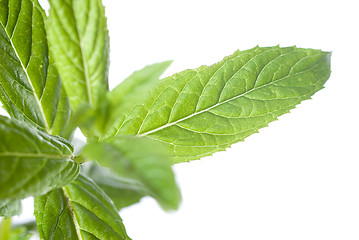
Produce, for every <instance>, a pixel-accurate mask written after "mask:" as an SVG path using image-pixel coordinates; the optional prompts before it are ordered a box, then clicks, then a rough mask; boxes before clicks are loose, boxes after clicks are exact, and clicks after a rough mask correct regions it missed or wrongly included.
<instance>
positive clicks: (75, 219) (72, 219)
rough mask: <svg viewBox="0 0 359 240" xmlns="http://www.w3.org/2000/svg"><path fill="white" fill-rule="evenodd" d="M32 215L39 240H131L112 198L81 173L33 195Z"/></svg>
mask: <svg viewBox="0 0 359 240" xmlns="http://www.w3.org/2000/svg"><path fill="white" fill-rule="evenodd" d="M35 216H36V221H37V223H38V228H39V233H40V236H41V238H42V239H71V240H76V239H78V240H82V239H83V240H88V239H89V240H90V239H91V240H94V239H98V240H112V239H119V240H122V239H123V240H128V239H130V238H129V237H128V236H127V234H126V231H125V228H124V226H123V224H122V220H121V218H120V216H119V214H118V212H117V210H116V208H115V206H114V205H113V204H112V202H111V200H110V199H109V198H108V197H107V196H106V195H105V193H104V192H103V191H102V190H101V189H100V188H99V187H98V186H97V185H96V184H95V183H94V182H93V181H92V180H90V179H89V178H87V177H85V176H83V175H81V174H80V175H79V176H78V178H77V179H76V180H75V181H74V182H72V183H71V184H69V185H67V186H65V187H63V188H61V189H56V190H54V191H52V192H50V193H48V194H46V195H43V196H41V197H38V198H35Z"/></svg>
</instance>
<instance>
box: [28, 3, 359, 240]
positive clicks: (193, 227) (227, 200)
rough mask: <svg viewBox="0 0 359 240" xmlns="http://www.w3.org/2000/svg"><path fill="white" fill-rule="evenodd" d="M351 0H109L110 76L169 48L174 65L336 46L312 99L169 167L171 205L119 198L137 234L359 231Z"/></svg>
mask: <svg viewBox="0 0 359 240" xmlns="http://www.w3.org/2000/svg"><path fill="white" fill-rule="evenodd" d="M356 2H357V1H355V0H353V1H349V0H341V1H330V0H326V1H324V0H323V1H322V0H317V1H316V0H302V1H288V0H286V1H285V0H282V1H281V0H272V1H265V0H252V1H250V0H246V1H236V0H221V1H219V0H218V1H210V0H181V1H172V0H150V1H149V0H131V1H124V0H104V4H105V6H106V14H107V16H108V26H109V31H110V37H111V67H110V86H111V87H114V86H115V85H116V84H117V83H119V82H120V81H121V80H122V79H124V78H125V77H126V76H128V75H129V74H131V73H132V72H133V71H134V70H136V69H140V68H142V67H144V66H145V65H147V64H151V63H154V62H159V61H164V60H170V59H171V60H172V59H173V60H175V62H174V63H173V65H172V66H171V67H170V68H169V70H168V71H167V72H166V73H165V75H170V74H173V73H175V72H178V71H181V70H184V69H187V68H196V67H198V66H200V65H202V64H206V65H208V64H212V63H215V62H217V61H220V60H221V59H222V58H223V57H224V56H226V55H229V54H231V53H233V52H234V51H235V50H237V49H241V50H246V49H248V48H252V47H254V46H256V45H260V46H272V45H277V44H280V46H283V47H284V46H292V45H297V46H298V47H303V48H315V49H323V50H325V51H332V52H333V55H332V75H331V77H330V79H329V80H328V82H327V84H326V85H325V86H326V88H325V89H323V90H322V91H320V92H319V93H317V94H316V95H315V96H314V97H313V100H310V101H305V102H304V103H302V104H301V105H299V106H298V107H297V109H294V110H293V111H292V113H290V114H287V115H284V116H282V117H280V118H279V121H276V122H273V123H271V124H270V125H269V127H268V128H264V129H261V130H260V133H259V134H254V135H252V136H251V137H249V138H247V139H246V141H245V142H241V143H238V144H235V145H233V146H232V148H231V149H228V150H227V151H226V152H221V153H216V154H214V155H213V156H212V157H207V158H204V159H202V160H200V161H195V162H191V163H185V164H179V165H176V166H175V167H174V170H175V173H176V176H177V180H178V184H179V185H180V188H181V190H182V194H183V201H182V204H181V207H180V209H179V210H178V211H177V212H171V213H165V212H163V211H162V210H161V209H160V208H159V207H158V205H157V204H156V202H155V201H154V200H152V199H150V198H145V199H143V200H142V201H141V202H140V203H139V204H136V205H134V206H133V207H130V208H128V209H125V210H123V211H122V212H121V216H122V218H123V220H124V223H125V225H126V227H127V231H128V234H129V235H130V236H131V237H132V238H133V239H134V240H184V239H186V240H202V239H203V240H218V239H220V240H222V239H225V240H237V239H241V240H263V239H275V240H288V239H290V240H292V239H293V240H294V239H298V240H303V239H306V240H321V239H322V240H332V239H333V240H334V239H346V240H351V239H353V240H354V239H355V240H357V239H359V156H358V149H359V146H358V144H359V140H358V136H359V126H358V123H359V115H358V110H359V107H358V103H359V101H358V93H359V77H358V76H359V73H358V68H359V60H358V56H359V51H358V44H359V36H358V29H359V28H358V26H359V14H358V7H357V6H356V4H355V3H356ZM29 203H31V200H30V201H27V204H26V207H25V216H29V215H31V214H32V208H31V207H30V206H29Z"/></svg>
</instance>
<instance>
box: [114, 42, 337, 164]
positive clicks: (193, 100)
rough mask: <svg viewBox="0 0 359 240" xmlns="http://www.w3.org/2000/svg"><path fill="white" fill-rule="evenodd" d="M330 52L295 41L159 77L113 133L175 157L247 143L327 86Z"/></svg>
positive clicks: (127, 108)
mask: <svg viewBox="0 0 359 240" xmlns="http://www.w3.org/2000/svg"><path fill="white" fill-rule="evenodd" d="M329 75H330V53H328V52H322V51H320V50H313V49H300V48H296V47H286V48H280V47H278V46H276V47H266V48H261V47H255V48H253V49H250V50H247V51H237V52H235V53H234V54H233V55H231V56H228V57H226V58H224V59H223V60H222V61H221V62H219V63H216V64H213V65H211V66H201V67H199V68H197V69H192V70H186V71H183V72H180V73H177V74H175V75H173V76H171V77H168V78H165V79H163V80H161V83H160V84H159V86H158V87H156V88H154V89H152V90H151V91H149V93H148V96H147V97H146V99H145V100H144V101H141V102H136V101H132V102H131V104H129V103H128V102H127V103H126V104H124V105H122V106H119V107H120V108H121V107H122V109H121V111H122V115H121V116H120V117H119V118H118V122H117V124H116V126H115V128H114V129H113V131H112V132H111V133H110V135H138V136H142V137H147V138H150V139H153V140H156V141H159V142H162V143H164V144H165V145H166V146H167V149H169V151H171V152H172V153H173V154H174V155H175V157H174V161H175V162H184V161H189V160H196V159H200V158H201V157H204V156H208V155H211V154H212V153H214V152H217V151H222V150H225V149H226V148H228V147H230V146H231V144H233V143H236V142H239V141H243V140H244V139H245V138H246V137H248V136H249V135H251V134H253V133H256V132H258V129H260V128H262V127H265V126H267V124H268V123H269V122H271V121H274V120H276V119H277V117H278V116H280V115H282V114H285V113H287V112H289V110H290V109H293V108H294V107H295V106H296V105H297V104H299V103H300V102H301V101H303V100H306V99H309V98H310V97H311V96H312V95H313V94H314V93H315V92H317V91H319V90H320V89H322V88H323V85H324V83H325V82H326V80H327V79H328V78H329Z"/></svg>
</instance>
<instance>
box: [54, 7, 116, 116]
mask: <svg viewBox="0 0 359 240" xmlns="http://www.w3.org/2000/svg"><path fill="white" fill-rule="evenodd" d="M49 3H50V7H51V8H50V12H49V21H48V25H47V30H48V35H49V37H48V39H49V42H50V48H51V50H52V51H53V53H54V58H55V60H56V66H57V68H58V71H59V73H60V76H61V79H62V81H63V83H64V86H65V88H66V92H67V94H68V97H69V99H70V103H71V107H72V109H73V110H74V111H77V110H78V108H79V106H81V105H82V104H84V103H87V104H90V105H92V104H95V105H96V103H97V102H98V101H99V98H100V94H101V93H102V91H103V90H105V89H107V88H108V86H107V85H108V83H107V77H108V65H109V53H108V51H109V39H108V31H107V23H106V17H105V11H104V7H103V5H102V2H101V0H50V1H49Z"/></svg>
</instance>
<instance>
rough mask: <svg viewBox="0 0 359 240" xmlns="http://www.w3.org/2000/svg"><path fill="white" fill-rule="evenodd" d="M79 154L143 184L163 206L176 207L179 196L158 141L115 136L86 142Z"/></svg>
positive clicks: (137, 184) (166, 159)
mask: <svg viewBox="0 0 359 240" xmlns="http://www.w3.org/2000/svg"><path fill="white" fill-rule="evenodd" d="M82 154H83V155H84V156H85V157H87V158H89V159H91V160H97V161H98V162H99V164H100V165H101V166H104V167H108V168H109V169H111V170H112V171H113V172H114V173H116V174H117V175H119V176H121V177H123V178H127V179H130V180H132V181H135V184H134V186H136V187H138V186H141V185H142V186H143V189H144V190H146V192H147V194H148V195H151V196H152V197H153V198H155V199H156V200H157V202H158V203H159V204H160V205H161V207H162V208H163V209H165V210H169V209H177V208H178V205H179V203H180V200H181V194H180V191H179V189H178V187H177V185H176V182H175V178H174V174H173V172H172V169H171V164H170V160H169V155H168V154H167V151H166V149H165V148H163V146H162V145H161V144H160V143H157V142H154V141H151V140H149V139H143V138H139V137H131V136H117V137H112V138H108V139H106V140H104V141H103V142H98V143H97V142H93V143H90V144H88V145H86V146H85V147H84V149H83V152H82Z"/></svg>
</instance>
